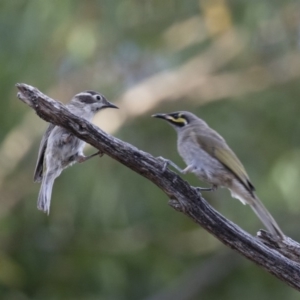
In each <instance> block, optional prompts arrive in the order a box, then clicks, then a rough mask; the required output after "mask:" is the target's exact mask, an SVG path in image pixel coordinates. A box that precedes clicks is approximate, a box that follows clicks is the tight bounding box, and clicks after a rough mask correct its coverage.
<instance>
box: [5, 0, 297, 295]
mask: <svg viewBox="0 0 300 300" xmlns="http://www.w3.org/2000/svg"><path fill="white" fill-rule="evenodd" d="M0 66H1V67H0V82H1V84H0V91H1V109H0V200H1V202H0V225H1V231H0V298H1V299H5V300H7V299H9V300H10V299H17V300H19V299H20V300H23V299H24V300H25V299H105V300H106V299H107V300H123V299H130V300H134V299H147V300H168V299H174V300H176V299H178V300H183V299H187V300H189V299H191V300H194V299H231V300H235V299H243V300H247V299H267V300H268V299H272V300H276V299H278V300H279V299H280V300H281V299H298V298H299V295H297V292H296V291H295V290H293V289H291V288H290V287H288V286H287V285H285V284H284V283H282V282H280V281H279V280H278V279H276V278H275V277H273V276H271V275H270V274H268V273H267V272H266V271H264V270H263V269H261V268H259V267H257V266H256V265H254V264H253V263H251V262H249V261H247V260H246V259H245V258H242V257H240V256H239V255H238V254H237V253H234V252H233V251H231V250H230V249H228V248H226V247H225V246H224V245H222V244H221V243H220V242H219V241H217V240H216V239H215V238H214V237H212V236H211V235H209V234H208V233H207V232H205V231H204V230H202V229H201V228H199V227H198V226H197V225H196V224H195V223H193V222H192V221H191V220H190V219H188V218H187V217H186V216H184V215H183V214H179V213H178V212H176V211H174V210H173V209H171V208H170V207H169V206H168V205H167V201H168V199H167V197H166V195H165V194H163V193H162V191H160V190H158V188H157V187H156V186H154V185H153V184H152V183H150V182H149V181H147V180H145V179H144V178H142V177H140V176H138V175H137V174H135V173H133V172H132V171H131V170H129V169H127V168H126V167H124V166H122V165H120V164H119V163H117V162H116V161H113V160H112V159H110V158H109V157H107V156H104V157H103V158H101V159H98V158H94V159H93V160H91V161H88V162H86V163H84V164H81V165H75V166H73V167H71V168H69V169H67V170H65V171H64V172H63V174H62V175H61V176H60V177H59V178H58V179H57V180H56V182H55V185H54V190H53V195H52V203H51V213H50V216H49V217H47V216H46V215H45V214H43V213H41V212H39V211H38V210H37V209H36V199H37V195H38V191H39V185H38V184H34V183H33V180H32V177H33V171H34V167H35V160H36V157H37V152H38V147H39V141H40V139H41V136H42V134H43V131H44V130H45V128H46V124H45V122H44V121H43V120H41V119H39V118H38V117H37V116H36V115H35V114H34V112H33V111H32V110H31V109H30V108H29V107H28V106H26V105H24V104H22V103H21V102H20V101H19V100H18V99H17V97H16V93H17V90H16V88H15V86H14V85H15V83H17V82H24V83H27V84H31V85H33V86H36V87H37V88H39V89H40V90H41V91H42V92H44V93H46V94H48V95H49V96H51V97H52V98H54V99H58V100H60V101H62V102H64V103H66V102H68V101H69V99H71V97H72V96H73V95H74V94H76V93H78V92H81V91H83V90H90V89H93V90H96V91H99V92H102V93H103V94H104V95H105V96H106V97H107V98H108V99H109V100H110V101H112V102H114V103H115V104H117V105H118V106H119V107H120V110H118V111H115V110H114V111H112V110H111V111H109V110H106V111H103V112H101V113H100V114H98V115H97V117H96V118H95V120H94V123H95V124H97V125H99V126H101V127H102V128H103V129H104V130H107V131H108V132H109V133H111V134H113V135H115V136H117V137H118V138H121V139H123V140H125V141H128V142H130V143H132V144H133V145H135V146H136V147H138V148H139V149H141V150H144V151H147V152H150V153H151V154H153V155H155V156H160V155H161V156H164V157H166V158H169V159H171V160H173V161H174V162H176V163H177V164H178V165H180V166H181V167H183V166H184V164H183V162H182V160H181V158H180V157H179V155H178V154H177V150H176V136H175V132H174V130H173V129H172V128H170V126H167V124H164V123H163V122H162V121H160V120H156V119H151V118H150V115H151V114H153V113H157V112H170V111H177V110H190V111H193V112H194V113H196V114H197V115H198V116H199V117H201V118H203V119H204V120H206V121H207V122H208V123H209V125H210V126H211V127H213V128H214V129H215V130H217V131H218V132H219V133H221V134H222V135H223V136H224V138H225V139H226V140H227V142H228V144H229V145H230V146H231V147H232V148H233V149H234V151H235V152H236V154H237V155H238V156H239V158H240V159H241V161H242V162H243V164H244V165H245V167H246V169H247V171H248V173H249V175H250V177H251V180H252V182H253V184H254V185H255V187H256V189H257V194H258V195H259V197H260V198H261V199H262V201H263V202H264V203H265V205H266V206H267V207H268V209H269V210H270V212H271V213H272V215H273V216H274V217H275V219H276V220H277V221H278V223H279V225H280V226H281V227H282V229H283V231H284V232H285V233H286V234H287V235H289V236H291V237H292V238H293V239H295V240H300V233H299V230H298V228H299V223H300V221H299V214H300V203H299V195H300V184H299V182H300V147H299V144H300V122H299V112H300V104H299V98H300V87H299V86H300V85H299V78H300V4H299V1H292V0H286V1H266V0H263V1H258V0H254V1H242V0H227V1H226V0H199V1H195V0H185V1H182V0H180V1H179V0H168V1H167V0H102V1H100V0H99V1H96V0H94V1H78V0H77V1H75V0H73V1H70V0H64V1H58V0H53V1H37V0H33V1H19V0H16V1H8V0H4V1H1V3H0ZM94 151H95V150H94V149H92V148H91V147H87V148H86V150H85V152H86V153H88V154H89V153H93V152H94ZM184 178H185V179H186V180H188V181H189V182H190V183H191V184H192V185H200V183H199V181H198V180H197V179H196V178H195V177H194V176H193V175H192V174H190V175H186V176H184ZM201 184H202V183H201ZM204 196H205V198H206V199H207V200H208V201H209V202H210V203H211V204H212V205H213V206H214V207H215V208H216V209H217V210H218V211H220V212H221V213H222V214H223V215H224V216H226V217H227V218H228V219H230V220H232V221H233V222H235V223H237V224H238V225H239V226H241V227H242V228H243V229H245V230H247V231H249V232H250V233H252V234H255V233H256V232H257V230H258V229H260V228H262V224H261V223H260V221H259V220H258V219H257V217H256V216H255V215H254V214H253V212H252V211H251V209H250V208H249V207H247V206H243V205H241V204H240V203H239V202H238V201H237V200H235V199H232V198H231V197H230V195H229V193H228V191H227V190H218V191H217V192H215V193H205V194H204Z"/></svg>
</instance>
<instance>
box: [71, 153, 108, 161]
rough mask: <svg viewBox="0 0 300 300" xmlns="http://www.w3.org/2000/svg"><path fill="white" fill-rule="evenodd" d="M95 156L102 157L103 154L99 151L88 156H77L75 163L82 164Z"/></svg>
mask: <svg viewBox="0 0 300 300" xmlns="http://www.w3.org/2000/svg"><path fill="white" fill-rule="evenodd" d="M97 155H99V156H100V157H102V156H103V155H104V153H103V152H102V151H100V150H99V151H98V152H96V153H94V154H91V155H88V156H84V155H80V154H78V155H77V157H76V161H77V162H78V163H83V162H85V161H87V160H89V159H90V158H92V157H94V156H97Z"/></svg>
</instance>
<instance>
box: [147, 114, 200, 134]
mask: <svg viewBox="0 0 300 300" xmlns="http://www.w3.org/2000/svg"><path fill="white" fill-rule="evenodd" d="M152 117H154V118H159V119H163V120H166V121H167V122H168V123H169V124H170V125H172V127H174V128H175V129H176V130H177V131H180V130H181V129H183V128H186V127H187V126H189V124H191V123H194V122H195V121H197V122H203V123H205V122H204V121H202V120H201V119H199V118H198V117H197V116H195V115H194V114H192V113H190V112H187V111H178V112H172V113H166V114H155V115H152Z"/></svg>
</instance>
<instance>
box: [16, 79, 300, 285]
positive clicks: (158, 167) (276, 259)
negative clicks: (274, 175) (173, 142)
mask: <svg viewBox="0 0 300 300" xmlns="http://www.w3.org/2000/svg"><path fill="white" fill-rule="evenodd" d="M17 88H18V89H19V93H18V97H19V99H20V100H21V101H23V102H24V103H26V104H27V105H29V106H30V107H31V108H33V109H34V110H35V111H36V113H37V114H38V115H39V116H40V117H41V118H42V119H44V120H46V121H47V122H51V123H53V124H55V125H59V126H61V127H64V128H66V129H68V130H69V131H70V132H71V133H72V134H74V135H75V136H77V137H78V138H80V139H82V140H84V141H85V142H87V143H89V144H91V145H92V146H94V147H95V148H97V149H98V150H100V151H101V152H103V153H105V154H106V155H108V156H110V157H112V158H113V159H115V160H117V161H119V162H120V163H122V164H123V165H125V166H127V167H128V168H130V169H132V170H133V171H135V172H137V173H138V174H140V175H142V176H143V177H145V178H147V179H148V180H150V181H152V182H153V183H154V184H155V185H157V186H158V187H159V188H160V189H161V190H163V191H164V192H165V193H166V194H167V195H168V197H169V198H170V199H172V200H171V201H170V202H169V204H170V205H171V206H172V207H173V208H174V209H176V210H177V211H180V212H183V213H184V214H186V215H187V216H188V217H190V218H192V219H193V220H194V221H195V222H196V223H198V224H199V225H200V226H202V227H203V228H204V229H205V230H207V231H208V232H210V233H211V234H213V235H214V236H215V237H216V238H217V239H219V240H220V241H221V242H222V243H223V244H225V245H227V246H229V247H230V248H232V249H234V250H235V251H237V252H239V253H240V254H242V255H243V256H245V257H246V258H248V259H249V260H251V261H253V262H255V263H256V264H258V265H259V266H261V267H263V268H264V269H265V270H267V271H268V272H269V273H271V274H273V275H274V276H276V277H278V278H279V279H280V280H282V281H283V282H285V283H287V284H288V285H290V286H292V287H293V288H295V289H297V290H300V265H299V263H298V262H299V255H298V254H297V253H298V252H297V251H298V250H299V247H298V244H297V243H296V242H294V241H292V240H291V239H289V238H287V239H286V240H285V241H284V245H283V246H282V245H278V244H277V243H274V241H272V242H271V240H272V239H267V236H265V235H264V234H263V233H262V232H260V234H259V239H260V240H263V241H264V243H262V242H261V241H260V240H259V239H258V238H255V237H252V236H251V235H250V234H248V233H247V232H245V231H243V230H242V229H241V228H239V227H238V226H237V225H235V224H234V223H232V222H231V221H229V220H227V219H226V218H224V217H223V216H222V215H221V214H220V213H218V212H217V211H216V210H214V209H213V208H212V207H211V206H210V205H209V204H208V203H207V202H206V201H205V199H204V198H202V196H201V195H199V193H197V192H196V191H195V189H194V188H192V187H191V186H190V185H189V184H188V183H187V182H186V181H184V180H183V179H182V178H181V177H179V176H178V175H177V174H175V173H174V172H172V171H171V170H169V169H166V170H165V171H163V163H162V162H161V160H159V159H157V158H155V157H153V156H152V155H150V154H149V153H147V152H144V151H141V150H139V149H137V148H136V147H134V146H132V145H130V144H129V143H126V142H123V141H121V140H119V139H117V138H115V137H113V136H111V135H109V134H107V133H105V132H103V131H102V130H101V129H99V128H98V127H96V126H95V125H93V124H91V123H90V122H88V121H86V120H84V119H82V118H79V117H77V116H75V115H73V114H72V113H70V112H69V111H68V110H67V109H66V107H65V106H64V105H62V104H61V103H59V102H57V101H55V100H52V99H51V98H49V97H48V96H45V95H44V94H42V93H41V92H40V91H39V90H37V89H36V88H34V87H31V86H29V85H26V84H18V85H17ZM296 245H297V246H296ZM283 248H286V250H285V251H282V249H283ZM295 249H297V251H296V252H295ZM280 252H281V253H280ZM295 253H296V254H295Z"/></svg>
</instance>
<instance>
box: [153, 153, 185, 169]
mask: <svg viewBox="0 0 300 300" xmlns="http://www.w3.org/2000/svg"><path fill="white" fill-rule="evenodd" d="M157 159H159V160H162V161H163V163H164V165H163V168H162V172H165V171H166V169H167V167H168V166H172V167H173V168H174V169H176V170H177V171H179V172H180V173H182V172H183V171H184V170H183V169H181V168H180V167H178V166H177V165H176V164H175V163H173V162H172V161H171V160H169V159H166V158H164V157H162V156H159V157H157Z"/></svg>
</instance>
